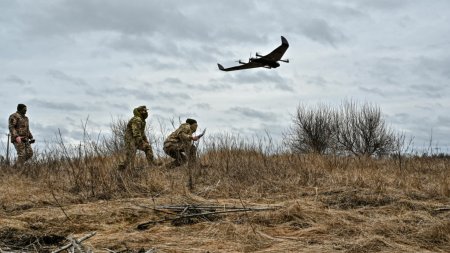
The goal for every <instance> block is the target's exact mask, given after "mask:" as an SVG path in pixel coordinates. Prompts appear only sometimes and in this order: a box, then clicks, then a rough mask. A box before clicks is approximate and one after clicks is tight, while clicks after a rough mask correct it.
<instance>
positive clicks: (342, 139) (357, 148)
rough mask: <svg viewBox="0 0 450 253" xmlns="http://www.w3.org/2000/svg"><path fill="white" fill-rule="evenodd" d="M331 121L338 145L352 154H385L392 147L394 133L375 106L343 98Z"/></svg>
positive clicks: (393, 146) (394, 147)
mask: <svg viewBox="0 0 450 253" xmlns="http://www.w3.org/2000/svg"><path fill="white" fill-rule="evenodd" d="M336 119H337V120H336V121H335V127H334V128H335V129H336V141H337V145H338V147H339V149H341V150H344V151H346V152H349V153H352V154H354V155H357V156H360V155H364V156H372V155H379V156H382V155H385V154H388V153H390V152H392V151H395V149H396V136H395V134H394V132H393V131H392V130H391V129H390V128H388V127H387V126H386V123H385V121H384V120H383V119H382V116H381V110H380V108H379V107H377V106H375V105H373V104H370V103H365V104H363V105H362V106H359V105H358V104H357V103H356V102H353V101H345V102H344V103H343V104H342V107H341V110H340V111H339V116H338V117H337V118H336Z"/></svg>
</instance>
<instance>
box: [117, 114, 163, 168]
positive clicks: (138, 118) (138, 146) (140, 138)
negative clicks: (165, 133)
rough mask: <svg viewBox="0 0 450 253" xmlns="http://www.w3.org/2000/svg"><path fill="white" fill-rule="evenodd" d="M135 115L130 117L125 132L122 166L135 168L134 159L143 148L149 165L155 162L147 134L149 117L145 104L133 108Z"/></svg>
mask: <svg viewBox="0 0 450 253" xmlns="http://www.w3.org/2000/svg"><path fill="white" fill-rule="evenodd" d="M133 114H134V117H133V118H131V119H130V121H129V122H128V124H127V129H126V132H125V149H126V150H125V153H126V158H125V162H124V163H123V164H122V166H121V168H123V169H126V168H128V167H131V168H134V159H135V157H136V151H137V150H142V151H144V152H145V156H146V158H147V162H148V164H149V165H151V164H155V162H154V156H153V150H152V146H150V143H149V142H148V139H147V136H146V135H145V125H146V122H145V119H146V118H147V108H146V107H145V106H140V107H137V108H135V109H134V110H133Z"/></svg>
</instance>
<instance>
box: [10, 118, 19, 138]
mask: <svg viewBox="0 0 450 253" xmlns="http://www.w3.org/2000/svg"><path fill="white" fill-rule="evenodd" d="M16 125H17V119H16V117H14V115H11V116H10V117H9V123H8V127H9V133H10V134H11V140H14V139H16V137H17V136H18V135H17V131H16Z"/></svg>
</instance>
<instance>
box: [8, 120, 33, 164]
mask: <svg viewBox="0 0 450 253" xmlns="http://www.w3.org/2000/svg"><path fill="white" fill-rule="evenodd" d="M8 122H9V124H8V127H9V133H10V134H11V143H13V144H14V147H15V148H16V151H17V163H18V164H19V165H21V164H23V163H24V162H25V161H27V160H29V159H30V158H31V157H32V156H33V149H32V148H31V144H30V143H29V140H31V139H33V135H32V134H31V132H30V127H29V122H28V117H27V116H25V114H23V113H20V112H15V113H13V114H11V116H9V121H8ZM17 137H21V139H22V141H21V143H17V142H16V138H17Z"/></svg>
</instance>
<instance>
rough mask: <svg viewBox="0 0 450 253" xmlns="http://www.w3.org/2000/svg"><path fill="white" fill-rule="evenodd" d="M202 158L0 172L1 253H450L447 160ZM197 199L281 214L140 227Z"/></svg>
mask: <svg viewBox="0 0 450 253" xmlns="http://www.w3.org/2000/svg"><path fill="white" fill-rule="evenodd" d="M200 161H201V164H200V165H199V166H196V167H194V168H192V169H191V170H189V169H188V168H187V167H182V168H179V169H173V170H169V169H166V168H165V167H159V168H144V169H139V170H136V171H133V172H128V173H124V174H123V173H122V174H121V173H119V172H118V171H116V169H115V167H116V165H115V164H116V163H117V161H116V159H115V158H113V157H111V156H109V157H108V156H96V157H95V158H89V157H84V158H83V159H75V158H73V159H66V160H64V161H60V162H56V161H40V162H37V163H35V164H33V165H30V166H29V167H28V168H26V169H24V170H20V171H16V170H14V169H12V168H6V167H5V168H2V170H1V172H0V204H1V205H0V249H1V250H3V251H14V252H51V251H52V250H55V249H57V248H60V247H62V246H63V245H65V244H67V242H68V241H67V237H69V236H73V237H76V238H79V237H81V236H83V235H85V234H88V233H89V232H92V231H96V232H97V234H96V235H95V236H94V237H92V238H90V239H89V240H87V241H85V242H84V244H83V245H85V246H87V247H88V248H90V249H91V250H93V252H146V251H147V250H150V249H153V252H450V211H449V210H448V207H450V198H449V197H450V160H446V159H440V158H417V157H416V158H403V159H402V161H401V163H400V162H399V161H398V159H397V160H396V159H387V158H386V159H374V158H348V157H336V156H316V155H292V154H278V155H269V154H267V152H264V151H263V150H261V149H258V148H239V147H238V148H231V149H210V151H207V152H203V153H202V154H201V155H200ZM139 162H140V163H142V161H139ZM189 178H190V179H191V182H190V180H189ZM189 182H190V186H191V187H189ZM194 203H197V204H212V205H227V206H247V207H249V206H251V207H253V206H258V207H268V206H280V207H281V208H279V209H277V210H273V211H263V212H247V213H234V214H228V215H222V216H216V217H214V219H210V220H205V219H203V220H194V221H193V222H191V223H190V224H185V225H182V224H172V223H170V222H166V223H161V224H156V225H154V226H152V227H150V228H149V229H147V230H144V231H141V230H137V229H136V227H137V225H138V224H140V223H143V222H146V221H150V220H157V219H161V218H164V217H165V216H167V214H164V213H160V212H155V211H154V210H153V209H152V207H154V206H157V205H174V204H182V205H184V204H194ZM1 250H0V252H1Z"/></svg>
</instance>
